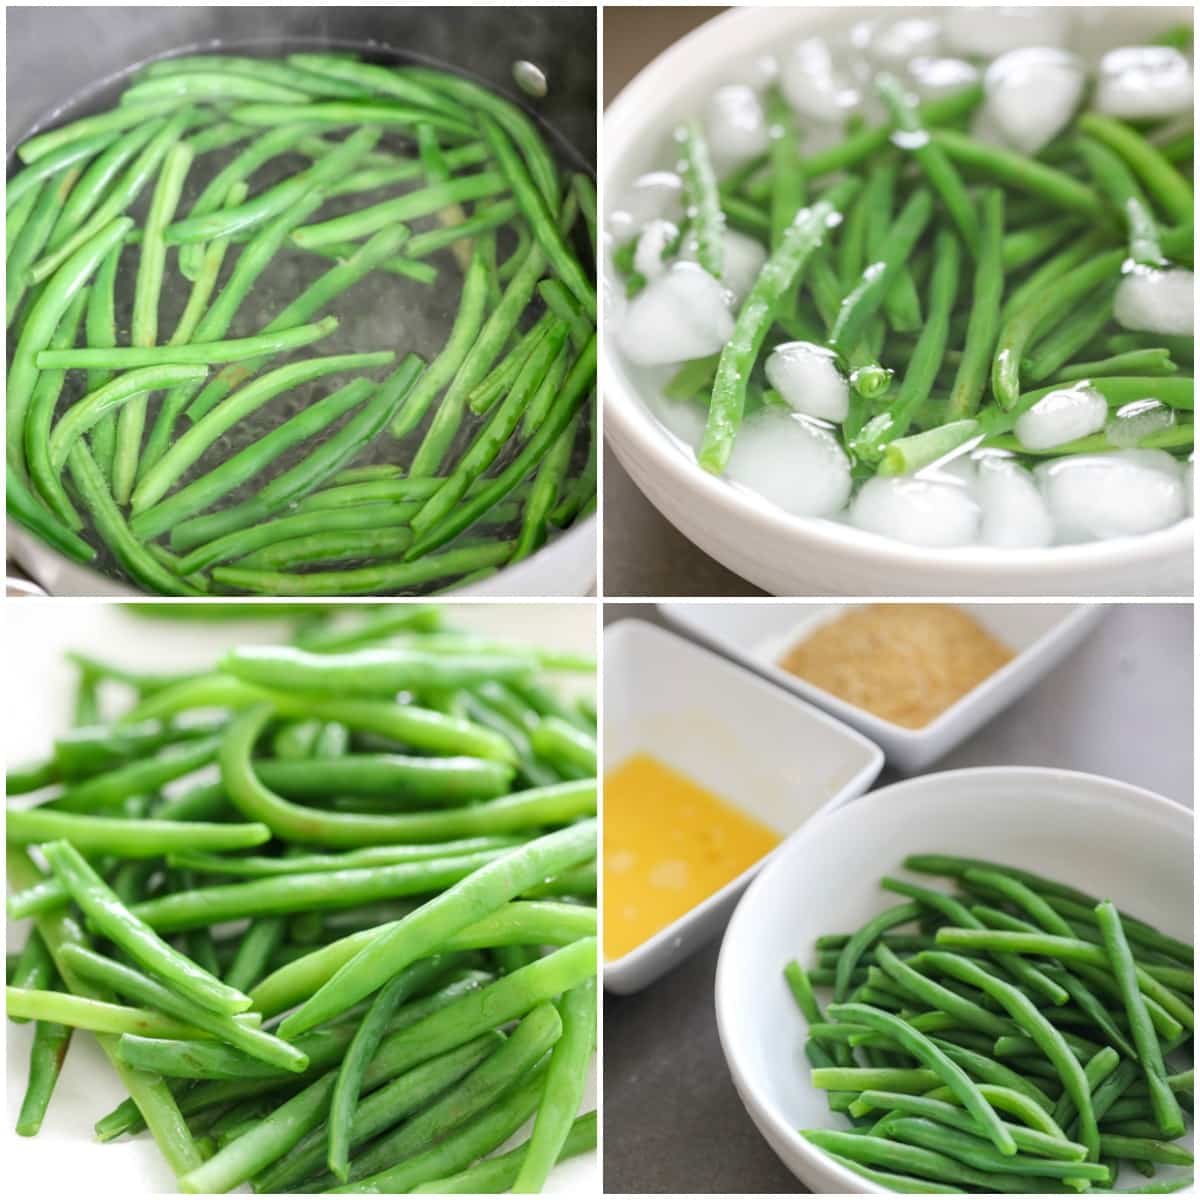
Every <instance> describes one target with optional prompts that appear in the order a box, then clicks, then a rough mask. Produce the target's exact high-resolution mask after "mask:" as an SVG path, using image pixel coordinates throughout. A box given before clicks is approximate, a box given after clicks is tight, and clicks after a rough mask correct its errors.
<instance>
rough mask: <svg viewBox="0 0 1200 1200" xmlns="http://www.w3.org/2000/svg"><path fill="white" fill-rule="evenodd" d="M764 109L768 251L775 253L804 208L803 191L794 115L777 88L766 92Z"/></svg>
mask: <svg viewBox="0 0 1200 1200" xmlns="http://www.w3.org/2000/svg"><path fill="white" fill-rule="evenodd" d="M766 105H767V123H768V130H769V134H770V138H771V141H770V146H769V149H768V154H769V156H770V164H771V249H772V250H775V249H777V248H778V246H779V243H780V242H781V241H782V240H783V235H784V232H785V231H786V230H787V227H788V226H789V225H790V224H791V223H792V222H793V221H794V220H795V219H796V214H797V213H798V212H799V211H800V209H801V208H802V207H803V206H804V197H805V190H806V188H805V179H804V166H803V162H802V160H801V157H800V132H799V130H798V129H797V127H796V115H795V113H794V112H793V111H792V107H791V105H790V104H788V102H787V101H786V100H785V99H784V96H783V93H782V92H781V91H780V90H779V88H778V87H777V86H776V87H772V88H770V89H769V90H768V92H767V96H766Z"/></svg>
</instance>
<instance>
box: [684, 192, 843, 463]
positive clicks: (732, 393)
mask: <svg viewBox="0 0 1200 1200" xmlns="http://www.w3.org/2000/svg"><path fill="white" fill-rule="evenodd" d="M853 188H854V185H853V184H852V183H850V182H847V183H845V184H839V185H837V186H835V187H834V188H832V189H831V190H830V191H829V192H828V193H827V195H826V197H825V198H824V199H823V200H821V201H820V202H819V203H817V204H814V205H813V206H812V207H811V208H807V209H804V210H802V211H801V212H800V213H799V214H798V215H797V217H796V219H795V220H794V221H793V222H792V224H791V225H790V226H789V227H788V230H787V233H786V234H785V235H784V238H783V241H782V242H781V243H780V246H779V249H778V250H776V251H775V252H774V253H773V254H771V256H770V257H769V258H768V259H767V261H766V263H765V264H764V265H763V267H762V270H761V271H760V272H759V274H758V278H757V279H756V280H755V282H754V286H753V288H752V289H751V291H750V294H749V295H748V296H747V298H746V300H745V302H744V303H743V305H742V308H741V311H740V312H739V313H738V317H737V321H736V323H735V325H734V331H733V336H732V337H731V338H730V340H729V342H728V343H727V344H726V346H725V348H724V350H722V351H721V359H720V362H719V364H718V366H717V376H716V380H715V382H714V384H713V392H712V399H711V401H710V404H709V410H708V421H707V424H706V427H705V432H704V442H703V444H702V446H701V449H700V454H699V461H700V465H701V466H702V467H704V469H705V470H707V471H711V472H712V473H713V474H717V475H719V474H721V473H722V472H723V471H724V470H725V467H726V464H727V463H728V461H729V456H730V454H731V453H732V452H733V444H734V440H735V439H736V437H737V431H738V427H739V426H740V425H741V421H742V414H743V412H744V409H745V403H746V387H747V384H748V382H749V378H750V370H751V368H752V367H753V365H754V362H755V360H756V359H757V358H758V354H759V351H760V349H761V347H762V343H763V340H764V339H765V337H766V335H767V333H768V332H769V330H770V327H771V324H772V322H773V321H774V318H775V312H776V310H777V309H778V307H779V305H780V303H781V302H782V300H783V297H784V295H785V294H786V292H787V291H788V290H789V289H790V288H791V287H792V286H793V285H794V284H795V282H796V279H797V278H798V276H799V275H800V273H801V272H802V271H803V269H804V266H805V264H806V262H807V261H808V260H809V259H810V258H811V257H812V255H813V253H814V251H816V250H817V248H818V247H819V246H820V245H821V244H822V242H823V241H824V238H825V235H826V233H827V231H828V229H829V227H830V225H831V223H832V222H833V221H835V220H836V218H837V217H838V215H839V214H840V212H841V211H842V209H843V208H844V206H845V204H846V202H847V200H848V199H849V198H850V196H851V195H852V193H853Z"/></svg>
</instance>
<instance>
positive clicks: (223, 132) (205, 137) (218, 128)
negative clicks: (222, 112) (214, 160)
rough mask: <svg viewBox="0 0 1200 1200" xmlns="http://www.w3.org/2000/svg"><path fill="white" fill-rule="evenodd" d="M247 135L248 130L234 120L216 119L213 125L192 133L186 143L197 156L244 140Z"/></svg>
mask: <svg viewBox="0 0 1200 1200" xmlns="http://www.w3.org/2000/svg"><path fill="white" fill-rule="evenodd" d="M249 136H250V131H249V130H248V129H247V128H246V127H245V126H244V125H239V124H238V123H237V122H236V121H218V122H217V123H216V124H215V125H210V126H209V127H208V128H207V129H202V130H201V131H200V132H199V133H194V134H192V136H191V137H189V138H188V139H187V143H188V145H189V146H191V148H192V153H193V154H195V155H196V156H197V157H199V156H200V155H202V154H211V153H212V152H213V151H214V150H223V149H224V148H225V147H226V146H232V145H234V144H235V143H237V142H241V141H244V140H245V139H246V138H247V137H249Z"/></svg>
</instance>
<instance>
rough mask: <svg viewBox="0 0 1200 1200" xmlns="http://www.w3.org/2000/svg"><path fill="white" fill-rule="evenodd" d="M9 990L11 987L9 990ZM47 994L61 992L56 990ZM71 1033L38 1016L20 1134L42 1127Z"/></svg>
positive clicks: (20, 1114) (34, 1132) (18, 1126)
mask: <svg viewBox="0 0 1200 1200" xmlns="http://www.w3.org/2000/svg"><path fill="white" fill-rule="evenodd" d="M12 990H13V989H11V988H10V989H9V992H10V993H11V992H12ZM48 994H49V995H51V996H58V995H61V993H57V992H51V993H48ZM10 1015H11V1014H10ZM71 1034H72V1030H71V1027H70V1026H68V1025H64V1024H62V1023H60V1022H57V1021H51V1020H44V1019H39V1020H38V1022H37V1024H36V1025H35V1026H34V1029H33V1042H32V1045H31V1046H30V1050H29V1079H28V1082H27V1084H26V1087H25V1094H24V1096H23V1097H22V1099H21V1108H20V1111H19V1112H18V1114H17V1124H16V1131H17V1135H18V1136H19V1137H34V1136H36V1135H37V1133H38V1132H39V1131H40V1130H41V1127H42V1121H43V1120H44V1119H45V1116H46V1110H47V1109H48V1108H49V1106H50V1099H51V1097H52V1096H53V1095H54V1089H55V1087H56V1086H57V1084H58V1077H59V1074H60V1073H61V1071H62V1066H63V1060H64V1059H65V1058H66V1055H67V1050H68V1048H69V1046H70V1044H71Z"/></svg>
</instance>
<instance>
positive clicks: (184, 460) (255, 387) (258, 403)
mask: <svg viewBox="0 0 1200 1200" xmlns="http://www.w3.org/2000/svg"><path fill="white" fill-rule="evenodd" d="M333 319H334V318H332V317H331V318H328V320H333ZM394 357H395V355H394V354H393V353H392V351H390V350H386V351H382V352H380V353H373V354H340V355H331V356H329V357H327V358H316V359H309V360H308V361H306V362H298V363H291V364H289V365H288V366H284V367H278V368H276V369H275V370H274V371H271V372H269V373H268V374H266V375H263V376H262V377H261V378H259V379H257V380H255V381H254V382H252V383H249V384H247V385H246V386H245V387H243V388H241V389H240V390H239V391H237V392H235V393H234V394H233V395H232V396H230V397H228V399H226V400H224V401H222V402H221V403H220V404H218V405H217V406H216V407H215V408H214V409H213V410H212V411H211V412H209V413H208V414H206V415H205V416H204V417H203V418H201V419H200V420H199V421H197V422H196V424H195V425H193V426H192V428H191V429H189V430H188V431H187V433H185V434H184V435H183V437H181V438H179V439H178V440H177V441H176V442H175V443H174V445H172V446H171V448H170V449H169V450H168V451H167V452H166V454H164V455H163V456H162V458H161V459H159V461H158V462H157V463H156V464H155V465H154V467H153V468H152V469H151V470H150V471H148V472H147V473H146V474H145V476H143V478H142V479H141V481H140V482H139V483H138V485H137V488H136V489H135V491H134V493H133V509H134V511H135V512H141V511H143V510H145V509H148V508H149V507H150V506H151V505H153V504H154V503H156V502H157V501H158V500H160V499H161V498H162V497H163V495H165V493H166V492H167V491H168V490H169V489H170V488H171V486H172V485H173V484H174V483H175V481H176V480H177V479H178V478H179V476H180V475H181V474H182V473H183V472H184V471H185V470H186V469H187V468H188V467H189V466H190V465H191V464H192V463H194V462H195V461H196V459H197V458H199V457H200V456H201V455H202V454H203V453H204V451H205V450H207V449H208V447H209V446H210V445H211V444H212V443H213V442H214V441H215V440H216V439H217V438H219V437H220V436H221V434H222V433H224V432H225V431H226V430H227V429H229V428H230V427H231V426H232V425H234V424H236V423H237V422H238V421H240V420H242V419H243V418H244V417H246V416H248V415H249V414H250V413H252V412H254V411H255V410H256V409H258V408H260V407H262V405H263V404H265V403H266V402H267V401H268V400H270V399H271V398H273V397H274V396H277V395H279V393H280V392H282V391H285V390H287V389H288V388H292V387H295V386H297V385H298V384H301V383H307V382H308V381H310V380H313V379H319V378H321V377H322V376H324V375H331V374H334V373H336V372H338V371H346V370H354V369H358V368H369V367H376V366H382V365H384V364H386V363H389V362H391V361H392V359H393V358H394Z"/></svg>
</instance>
